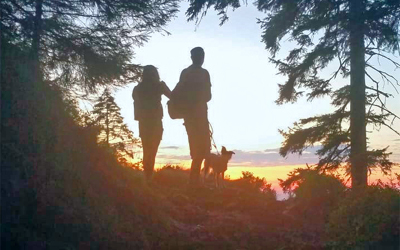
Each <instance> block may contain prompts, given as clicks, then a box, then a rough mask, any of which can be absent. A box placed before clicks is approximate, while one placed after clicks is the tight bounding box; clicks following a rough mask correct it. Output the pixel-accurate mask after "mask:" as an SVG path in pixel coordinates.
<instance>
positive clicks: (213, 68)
mask: <svg viewBox="0 0 400 250" xmlns="http://www.w3.org/2000/svg"><path fill="white" fill-rule="evenodd" d="M186 9H187V5H186V4H182V7H181V12H180V13H179V14H178V16H177V18H175V19H174V20H173V21H172V22H171V23H170V24H169V25H168V26H167V27H166V30H168V31H169V32H170V33H171V35H162V34H154V35H153V36H152V37H151V39H150V40H149V42H148V43H146V44H144V46H143V47H140V48H138V49H136V55H135V59H134V61H133V62H134V63H138V64H142V65H146V64H153V65H154V66H156V67H157V68H158V69H159V73H160V77H161V79H162V80H164V81H165V82H166V83H167V85H168V86H169V87H170V89H173V88H174V86H175V85H176V83H177V82H178V79H179V75H180V72H181V71H182V69H184V68H185V67H188V66H189V65H190V64H191V60H190V50H191V49H192V48H193V47H196V46H201V47H203V48H204V50H205V53H206V56H205V63H204V65H203V67H204V68H206V69H207V70H208V71H209V72H210V75H211V83H212V95H213V97H212V100H211V101H210V102H209V120H210V122H211V124H212V126H213V128H214V138H215V142H216V143H217V145H218V146H219V147H220V146H222V145H224V146H226V147H227V148H228V149H233V150H236V151H237V152H239V154H238V155H235V157H234V158H233V159H232V162H233V164H239V165H240V164H242V165H244V164H245V163H246V165H247V164H248V163H251V164H252V165H254V166H258V165H265V166H272V165H274V164H275V165H278V164H279V165H292V164H303V163H306V162H308V163H314V162H315V161H316V160H317V158H316V157H315V156H314V155H312V154H305V155H303V157H301V158H299V157H298V156H293V157H289V158H288V159H286V160H285V159H283V158H281V157H279V156H278V155H277V153H276V150H277V148H279V146H280V145H281V142H282V139H283V138H282V137H281V135H280V134H279V133H278V129H286V128H288V127H289V126H291V125H292V124H293V122H295V121H297V120H298V119H300V118H306V117H310V116H313V115H318V114H324V113H326V112H329V111H331V110H332V107H331V106H330V105H329V102H330V100H329V99H328V98H324V99H318V100H315V101H313V102H307V101H306V100H305V99H301V100H300V101H298V102H297V103H295V104H285V105H282V106H278V105H276V104H275V103H274V101H275V100H276V99H277V97H278V86H277V84H278V83H283V82H284V80H285V78H284V77H282V76H280V75H277V73H278V71H277V69H276V68H275V66H274V65H273V64H272V63H270V62H269V59H268V58H269V57H270V54H269V53H268V51H266V50H265V45H264V44H263V43H261V29H260V27H259V25H258V24H257V22H256V18H262V17H263V16H264V14H263V13H260V12H258V11H257V10H256V8H255V7H254V6H252V5H251V4H250V5H248V6H247V7H242V8H240V9H238V10H235V11H234V12H230V14H229V16H230V19H229V21H228V22H227V23H226V24H224V25H223V26H219V19H218V16H217V15H216V13H215V12H213V11H209V12H208V14H207V16H206V17H204V18H203V20H202V22H201V23H200V25H198V26H196V24H195V23H194V22H187V21H186V17H185V16H184V11H185V10H186ZM293 46H294V45H293V44H290V43H289V42H285V43H284V44H283V46H282V49H281V54H280V55H285V54H286V53H285V52H287V51H288V50H289V49H290V48H292V47H293ZM278 56H279V55H278ZM397 59H398V58H397ZM382 66H383V68H384V69H385V70H387V71H388V72H391V73H393V74H394V75H395V77H396V78H397V79H400V70H397V71H393V67H392V66H390V65H385V64H382ZM331 69H333V68H331ZM332 71H333V70H331V71H329V69H328V70H326V72H325V71H324V72H323V73H322V74H323V75H325V76H329V74H330V73H331V72H332ZM347 82H348V79H344V80H343V79H337V80H335V85H334V86H337V87H339V86H342V85H343V84H344V83H347ZM135 85H136V83H132V84H130V85H128V86H127V87H126V88H123V89H120V90H118V91H117V92H116V93H115V97H116V101H117V103H118V105H119V106H120V107H121V113H122V115H123V116H124V118H125V122H126V123H127V124H128V126H129V127H130V128H131V129H132V131H134V134H135V135H138V124H137V122H136V121H134V119H133V104H132V98H131V92H132V89H133V87H134V86H135ZM386 87H387V90H389V91H390V92H392V93H393V94H394V95H395V99H391V100H388V103H387V105H388V107H390V108H391V109H392V110H394V111H395V113H397V114H400V105H399V103H400V101H399V100H400V96H399V94H397V93H396V92H395V91H394V90H393V89H392V88H390V87H389V86H386ZM166 101H167V99H166V98H165V97H163V106H164V111H165V112H164V113H165V114H164V119H163V123H164V135H163V140H162V142H161V145H160V151H159V158H158V162H160V163H161V162H162V163H166V162H168V161H169V162H171V163H175V162H178V161H180V160H182V159H186V160H188V159H189V151H188V142H187V135H186V132H185V129H184V127H183V125H182V123H183V121H182V120H171V119H170V118H169V116H168V114H167V112H166V106H165V105H166ZM394 127H395V128H396V129H398V130H400V121H398V120H397V121H396V122H395V123H394ZM369 136H370V138H371V139H370V144H371V146H373V147H384V146H388V145H389V146H390V149H391V151H393V152H394V153H395V154H394V156H393V158H392V159H393V160H396V161H400V140H399V139H400V137H399V136H397V135H395V134H394V133H392V132H390V131H389V130H387V129H384V128H382V129H381V130H380V132H376V131H374V132H372V133H370V134H369ZM266 150H267V151H266ZM268 150H270V151H268ZM271 152H275V153H271ZM235 159H236V160H235Z"/></svg>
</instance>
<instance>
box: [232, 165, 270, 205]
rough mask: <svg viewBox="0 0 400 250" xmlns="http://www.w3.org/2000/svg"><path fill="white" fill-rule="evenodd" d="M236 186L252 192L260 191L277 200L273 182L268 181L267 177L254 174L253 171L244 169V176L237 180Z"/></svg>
mask: <svg viewBox="0 0 400 250" xmlns="http://www.w3.org/2000/svg"><path fill="white" fill-rule="evenodd" d="M236 186H237V187H239V188H241V189H244V190H246V191H250V192H257V193H258V192H260V193H262V194H264V195H266V196H267V197H268V198H270V199H272V200H276V191H275V190H274V189H272V187H271V186H272V184H270V183H267V181H266V180H265V178H260V177H257V176H254V174H253V173H252V172H249V171H242V177H240V179H239V180H237V181H236Z"/></svg>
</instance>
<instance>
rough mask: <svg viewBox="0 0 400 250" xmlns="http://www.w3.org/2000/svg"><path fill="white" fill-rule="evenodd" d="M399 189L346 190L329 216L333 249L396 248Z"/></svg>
mask: <svg viewBox="0 0 400 250" xmlns="http://www.w3.org/2000/svg"><path fill="white" fill-rule="evenodd" d="M399 212H400V191H399V190H397V189H394V188H391V187H389V186H385V185H374V186H369V187H367V188H366V189H365V190H362V191H358V192H356V191H349V193H348V195H347V196H346V197H345V198H344V199H342V200H341V201H340V202H339V203H338V206H337V208H336V209H335V210H333V211H332V212H331V213H330V215H329V221H328V225H327V233H328V235H329V241H328V243H327V245H328V246H330V247H332V248H334V249H357V248H358V249H360V248H361V249H399V248H398V247H399V239H400V238H399V236H400V235H399V228H400V218H399Z"/></svg>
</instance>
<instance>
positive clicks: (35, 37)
mask: <svg viewBox="0 0 400 250" xmlns="http://www.w3.org/2000/svg"><path fill="white" fill-rule="evenodd" d="M42 16H43V0H37V1H36V5H35V18H34V21H33V25H34V29H33V34H32V45H31V46H32V47H31V56H32V59H33V63H34V65H33V70H34V72H33V75H34V80H35V81H38V80H39V78H40V63H39V51H40V38H41V34H42V21H43V20H42Z"/></svg>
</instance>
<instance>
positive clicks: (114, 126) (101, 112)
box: [91, 88, 139, 158]
mask: <svg viewBox="0 0 400 250" xmlns="http://www.w3.org/2000/svg"><path fill="white" fill-rule="evenodd" d="M120 110H121V109H120V107H119V106H118V105H117V103H115V100H114V97H113V96H112V95H111V93H110V91H109V90H108V89H107V88H106V89H105V90H104V92H103V94H102V95H101V96H100V97H99V98H98V99H97V102H96V104H95V105H94V108H93V110H92V114H93V119H92V121H91V123H92V124H93V125H95V126H97V127H98V128H99V135H98V140H99V143H101V144H105V145H107V147H109V148H112V149H113V150H115V151H116V152H117V154H119V156H120V157H119V158H123V157H124V156H129V157H131V158H133V150H132V147H133V146H134V145H135V144H138V142H139V140H138V139H137V138H135V137H134V136H133V132H132V131H131V130H130V129H129V128H128V126H127V125H126V124H125V123H124V121H123V117H122V116H121V112H120Z"/></svg>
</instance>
